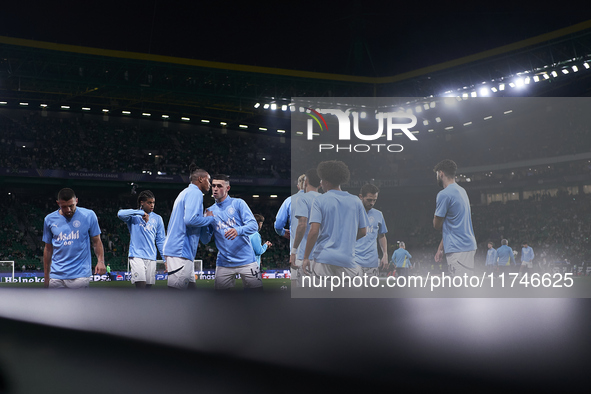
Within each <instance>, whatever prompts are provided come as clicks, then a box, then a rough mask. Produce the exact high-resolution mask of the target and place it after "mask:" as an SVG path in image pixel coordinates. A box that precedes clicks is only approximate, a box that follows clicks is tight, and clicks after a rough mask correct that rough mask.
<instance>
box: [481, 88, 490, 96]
mask: <svg viewBox="0 0 591 394" xmlns="http://www.w3.org/2000/svg"><path fill="white" fill-rule="evenodd" d="M480 96H481V97H488V96H490V91H489V89H488V88H481V89H480Z"/></svg>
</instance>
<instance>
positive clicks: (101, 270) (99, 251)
mask: <svg viewBox="0 0 591 394" xmlns="http://www.w3.org/2000/svg"><path fill="white" fill-rule="evenodd" d="M90 241H91V242H92V248H93V249H94V254H96V258H97V260H98V261H97V263H96V267H94V274H95V275H104V274H105V273H106V272H107V267H106V266H105V251H104V249H103V241H101V236H100V235H95V236H94V237H92V238H91V239H90Z"/></svg>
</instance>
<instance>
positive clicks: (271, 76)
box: [0, 20, 591, 128]
mask: <svg viewBox="0 0 591 394" xmlns="http://www.w3.org/2000/svg"><path fill="white" fill-rule="evenodd" d="M589 48H591V20H589V21H585V22H581V23H577V24H575V25H572V26H569V27H566V28H561V29H558V30H556V31H552V32H548V33H545V34H541V35H538V36H535V37H532V38H529V39H526V40H521V41H518V42H514V43H512V44H508V45H503V46H501V47H498V48H494V49H489V50H486V51H482V52H479V53H475V54H472V55H468V56H464V57H460V58H458V59H455V60H449V61H446V62H442V63H439V64H434V65H430V66H428V67H422V68H419V69H416V70H413V71H408V72H405V73H401V74H397V75H392V76H385V77H368V76H355V75H343V74H331V73H319V72H312V71H305V70H289V69H282V68H271V67H261V66H253V65H244V64H231V63H222V62H214V61H207V60H195V59H188V58H182V57H173V56H163V55H155V54H146V53H139V52H129V51H120V50H112V49H101V48H91V47H85V46H76V45H66V44H57V43H50V42H44V41H36V40H27V39H20V38H13V37H4V36H0V100H1V101H3V102H8V103H10V102H11V103H14V105H17V104H16V103H17V102H21V101H22V100H26V101H31V100H33V101H34V102H35V104H38V105H41V104H44V105H46V106H47V108H49V109H61V108H62V106H66V107H70V108H69V109H71V110H76V109H79V108H92V109H93V110H94V111H109V112H110V113H111V114H115V113H120V112H121V111H129V112H130V113H132V114H133V115H137V116H141V114H146V113H149V114H150V115H152V114H153V115H154V117H159V116H168V117H170V119H171V120H175V119H176V120H179V119H181V118H184V119H207V120H209V121H212V122H214V123H216V122H219V123H222V124H224V125H227V127H238V125H240V124H243V125H244V124H246V125H249V126H253V127H255V128H256V127H258V126H270V124H272V125H271V126H273V127H278V128H288V127H289V126H288V125H289V113H282V112H284V111H275V112H271V111H265V109H264V107H265V105H264V104H269V105H272V104H275V105H276V106H277V107H278V108H281V106H282V105H286V104H289V102H290V101H291V97H302V96H310V97H341V96H345V97H352V96H361V97H365V96H378V97H430V96H443V95H462V94H472V95H474V94H478V89H480V88H481V86H482V85H483V84H484V85H486V86H487V88H490V89H492V88H493V87H494V86H496V85H498V84H501V83H504V82H505V81H506V82H507V84H509V83H510V81H511V79H512V78H515V77H530V76H531V77H532V78H533V77H534V76H535V75H538V77H539V78H541V79H542V81H543V82H545V83H541V84H537V86H536V87H535V88H533V87H532V88H530V89H528V90H526V91H520V92H518V91H517V90H515V91H510V90H509V89H507V90H505V91H503V92H496V95H505V96H506V95H530V96H588V95H589V94H590V93H591V83H590V82H591V80H590V78H589V74H591V72H589V73H585V71H586V70H587V69H586V66H584V64H588V63H586V62H587V61H588V60H590V59H591V56H590V53H591V50H590V49H589ZM573 66H577V67H578V68H577V71H579V69H580V70H581V72H580V73H576V72H572V71H571V70H572V67H573ZM564 69H566V70H567V71H568V74H570V75H566V73H564V72H562V73H561V71H562V70H564ZM552 71H556V72H557V73H559V74H558V75H557V76H556V77H555V76H553V75H552V74H551V72H552ZM543 74H546V75H547V76H548V78H542V76H543ZM495 84H496V85H495ZM532 85H533V84H532ZM37 101H38V103H37ZM257 103H258V104H259V105H257ZM255 106H256V108H255Z"/></svg>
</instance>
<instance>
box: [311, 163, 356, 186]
mask: <svg viewBox="0 0 591 394" xmlns="http://www.w3.org/2000/svg"><path fill="white" fill-rule="evenodd" d="M316 171H317V172H318V176H319V177H320V179H322V180H325V181H327V182H330V183H332V184H333V185H336V186H338V185H342V184H343V183H347V182H349V178H350V177H351V173H350V172H349V167H347V165H346V164H345V163H343V162H342V161H339V160H328V161H323V162H321V163H320V164H318V167H316Z"/></svg>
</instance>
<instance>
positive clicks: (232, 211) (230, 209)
mask: <svg viewBox="0 0 591 394" xmlns="http://www.w3.org/2000/svg"><path fill="white" fill-rule="evenodd" d="M235 213H236V210H235V209H234V207H230V208H228V215H234V214H235Z"/></svg>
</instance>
